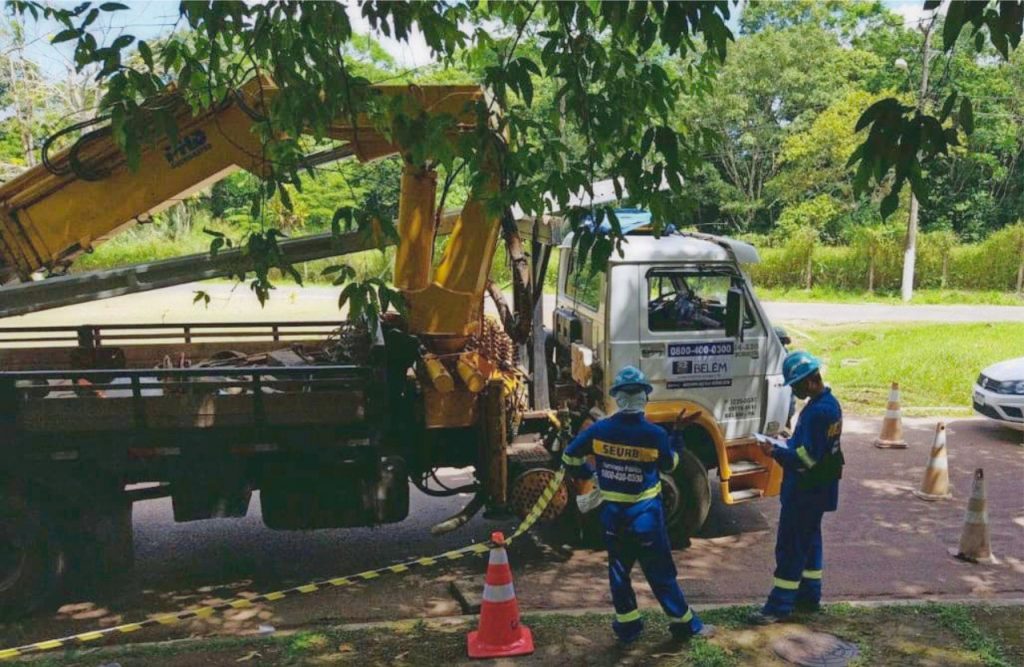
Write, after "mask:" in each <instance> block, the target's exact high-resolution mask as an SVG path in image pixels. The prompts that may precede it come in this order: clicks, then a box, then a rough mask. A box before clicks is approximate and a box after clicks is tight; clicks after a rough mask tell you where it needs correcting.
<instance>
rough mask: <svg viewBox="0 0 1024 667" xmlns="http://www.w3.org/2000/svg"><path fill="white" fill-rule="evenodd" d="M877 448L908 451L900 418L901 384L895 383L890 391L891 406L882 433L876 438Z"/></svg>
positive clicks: (886, 410) (889, 405) (886, 409)
mask: <svg viewBox="0 0 1024 667" xmlns="http://www.w3.org/2000/svg"><path fill="white" fill-rule="evenodd" d="M875 447H878V448H879V449H906V448H907V441H906V440H904V439H903V420H902V417H901V416H900V383H899V382H893V383H892V389H890V390H889V404H888V405H887V406H886V408H885V421H883V422H882V432H881V433H879V434H878V437H877V438H875Z"/></svg>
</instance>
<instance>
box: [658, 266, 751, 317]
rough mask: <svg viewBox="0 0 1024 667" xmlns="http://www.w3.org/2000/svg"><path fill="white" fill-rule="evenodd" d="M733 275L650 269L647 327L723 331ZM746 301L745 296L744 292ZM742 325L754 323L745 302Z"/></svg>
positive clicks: (693, 270)
mask: <svg viewBox="0 0 1024 667" xmlns="http://www.w3.org/2000/svg"><path fill="white" fill-rule="evenodd" d="M732 280H733V277H732V276H731V275H729V274H726V273H709V272H706V271H700V270H697V269H692V270H689V271H680V270H672V269H652V270H651V271H650V272H648V274H647V294H648V300H647V326H648V328H649V329H650V330H651V331H715V330H722V331H724V330H725V308H726V303H727V298H728V294H729V288H730V287H731V286H732ZM744 300H746V295H744ZM745 305H746V306H747V307H745V308H744V309H743V310H744V322H743V328H744V329H749V328H750V327H753V326H754V325H755V321H754V315H753V312H752V310H751V308H750V307H749V305H748V304H745Z"/></svg>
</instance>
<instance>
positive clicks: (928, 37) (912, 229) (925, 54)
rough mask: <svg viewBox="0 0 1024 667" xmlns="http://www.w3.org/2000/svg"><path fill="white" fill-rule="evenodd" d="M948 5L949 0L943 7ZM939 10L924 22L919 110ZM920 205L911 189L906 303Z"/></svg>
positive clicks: (904, 287) (925, 91)
mask: <svg viewBox="0 0 1024 667" xmlns="http://www.w3.org/2000/svg"><path fill="white" fill-rule="evenodd" d="M947 5H948V0H947V2H946V3H943V5H942V7H946V6H947ZM938 17H939V11H938V10H935V11H933V12H932V16H931V20H929V21H928V23H927V24H922V26H921V31H922V32H924V43H923V44H922V45H921V88H920V90H919V91H918V93H917V111H918V112H921V111H922V110H924V103H925V99H926V98H927V96H928V74H929V72H930V71H931V53H930V50H931V44H932V34H933V33H934V32H935V22H936V21H937V20H938ZM919 208H920V206H919V205H918V201H917V196H915V195H914V191H913V190H911V191H910V216H909V217H908V219H907V239H906V243H905V244H904V246H903V280H902V282H901V283H900V295H901V296H902V298H903V301H904V303H906V302H908V301H910V300H911V299H912V298H913V296H914V268H915V265H916V263H917V218H918V211H919Z"/></svg>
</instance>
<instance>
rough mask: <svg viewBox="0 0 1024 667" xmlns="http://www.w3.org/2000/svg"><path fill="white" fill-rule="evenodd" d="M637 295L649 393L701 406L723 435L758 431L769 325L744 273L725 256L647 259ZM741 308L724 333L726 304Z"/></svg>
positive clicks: (642, 361) (731, 435) (763, 393)
mask: <svg viewBox="0 0 1024 667" xmlns="http://www.w3.org/2000/svg"><path fill="white" fill-rule="evenodd" d="M643 279H644V281H645V282H646V291H647V299H646V303H645V302H644V301H645V300H643V299H638V301H639V303H638V304H637V305H638V307H639V308H640V309H641V312H640V318H639V319H640V323H639V324H640V326H639V331H640V356H641V367H642V368H643V370H644V372H645V373H647V376H648V377H649V378H650V379H651V383H652V384H653V385H654V393H653V394H652V396H651V399H652V400H655V401H658V400H664V401H668V400H690V401H694V402H695V403H698V404H700V405H703V406H705V407H706V408H707V409H708V410H709V411H710V412H711V413H712V414H713V415H714V417H715V420H716V421H717V422H718V423H719V425H720V427H721V428H722V431H723V435H724V436H725V438H726V439H732V438H739V437H743V436H746V435H750V434H751V433H754V432H756V431H758V430H759V429H760V427H761V419H762V414H763V412H762V411H763V408H764V406H763V402H764V400H765V391H764V369H765V366H764V357H765V349H766V343H767V340H766V339H767V331H766V328H765V326H764V323H763V322H761V321H760V318H759V316H758V312H757V309H756V308H753V307H751V298H750V294H749V291H748V287H747V285H746V281H744V279H743V277H742V276H741V275H740V274H739V272H738V271H736V269H735V268H734V267H733V266H732V265H729V264H695V265H688V266H683V267H680V266H669V267H652V268H649V269H647V270H646V272H645V275H644V276H643ZM730 291H732V292H733V297H732V299H731V301H732V302H733V303H732V305H733V307H737V306H739V307H740V308H741V310H740V311H738V312H740V313H741V316H740V318H739V320H738V321H737V322H736V330H735V331H734V332H730V333H732V334H733V335H729V334H727V315H728V312H727V309H728V306H729V305H730V296H729V295H730Z"/></svg>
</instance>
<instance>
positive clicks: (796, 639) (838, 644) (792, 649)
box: [772, 632, 859, 667]
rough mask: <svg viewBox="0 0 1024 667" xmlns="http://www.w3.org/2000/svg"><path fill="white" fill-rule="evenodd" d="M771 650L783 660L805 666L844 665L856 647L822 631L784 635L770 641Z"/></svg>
mask: <svg viewBox="0 0 1024 667" xmlns="http://www.w3.org/2000/svg"><path fill="white" fill-rule="evenodd" d="M772 650H773V651H775V653H776V655H778V656H779V657H780V658H782V659H783V660H787V661H789V662H792V663H793V664H796V665H804V666H805V667H845V666H846V664H847V663H849V662H850V661H851V660H853V659H854V658H856V657H857V655H858V653H859V652H858V651H857V647H856V645H854V644H851V643H850V642H844V641H843V640H842V639H839V637H836V636H835V635H830V634H827V633H824V632H801V633H799V634H792V635H786V636H785V637H783V638H782V639H779V640H777V641H775V642H774V643H772Z"/></svg>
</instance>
